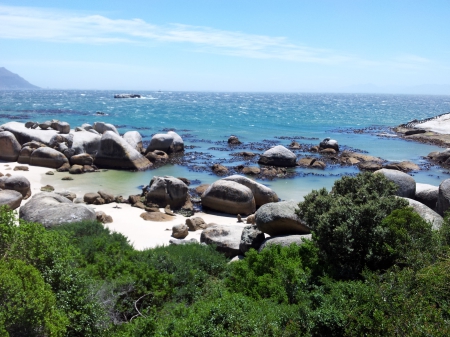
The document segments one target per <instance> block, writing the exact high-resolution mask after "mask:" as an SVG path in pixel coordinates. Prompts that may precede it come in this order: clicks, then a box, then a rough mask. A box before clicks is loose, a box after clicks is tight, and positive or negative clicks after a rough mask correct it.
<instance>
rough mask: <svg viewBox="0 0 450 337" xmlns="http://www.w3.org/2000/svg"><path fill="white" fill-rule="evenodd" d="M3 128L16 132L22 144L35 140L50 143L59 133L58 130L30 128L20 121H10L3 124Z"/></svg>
mask: <svg viewBox="0 0 450 337" xmlns="http://www.w3.org/2000/svg"><path fill="white" fill-rule="evenodd" d="M2 129H3V130H4V131H9V132H11V133H12V134H14V136H15V137H16V139H17V141H18V142H19V144H21V145H23V144H25V143H28V142H31V141H33V140H35V141H38V142H40V143H43V144H45V145H49V144H50V140H51V139H52V137H53V136H54V135H56V134H57V131H56V130H39V129H28V128H26V127H25V124H23V123H19V122H8V123H6V124H3V125H2Z"/></svg>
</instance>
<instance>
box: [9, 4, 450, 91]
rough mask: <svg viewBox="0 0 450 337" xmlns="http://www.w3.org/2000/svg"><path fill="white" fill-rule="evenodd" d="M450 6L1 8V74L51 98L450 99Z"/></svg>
mask: <svg viewBox="0 0 450 337" xmlns="http://www.w3.org/2000/svg"><path fill="white" fill-rule="evenodd" d="M449 17H450V1H448V0H441V1H439V0H426V1H425V0H409V1H406V0H389V1H387V0H371V1H368V0H367V1H366V0H314V1H313V0H295V1H294V0H292V1H291V0H271V1H268V0H189V1H187V0H145V1H144V0H142V1H141V0H128V1H123V0H121V1H116V0H108V1H103V0H95V1H93V0H90V1H87V0H77V1H60V0H42V1H41V0H32V1H31V0H30V1H21V0H14V1H5V0H0V67H2V66H3V67H5V68H7V69H8V70H10V71H12V72H14V73H17V74H19V75H20V76H22V77H23V78H25V79H26V80H28V81H29V82H31V83H32V84H35V85H37V86H40V87H42V88H51V89H82V90H85V89H98V90H135V91H138V90H163V91H167V90H170V91H231V92H238V91H250V92H386V93H424V94H448V95H450V20H449Z"/></svg>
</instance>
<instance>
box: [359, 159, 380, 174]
mask: <svg viewBox="0 0 450 337" xmlns="http://www.w3.org/2000/svg"><path fill="white" fill-rule="evenodd" d="M382 167H383V166H381V164H380V163H378V162H374V161H363V162H359V163H358V168H359V169H360V170H363V171H371V172H375V171H379V170H381V169H382Z"/></svg>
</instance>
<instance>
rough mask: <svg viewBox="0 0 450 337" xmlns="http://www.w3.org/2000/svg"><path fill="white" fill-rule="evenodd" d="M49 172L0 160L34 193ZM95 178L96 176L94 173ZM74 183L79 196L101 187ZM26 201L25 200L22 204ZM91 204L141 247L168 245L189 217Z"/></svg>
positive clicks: (212, 218)
mask: <svg viewBox="0 0 450 337" xmlns="http://www.w3.org/2000/svg"><path fill="white" fill-rule="evenodd" d="M16 166H28V169H29V170H28V171H14V167H16ZM48 171H54V170H53V169H49V168H45V167H38V166H31V165H26V164H18V163H5V162H0V172H1V173H3V174H4V175H6V174H7V173H10V174H11V175H22V176H24V177H26V178H27V179H28V180H29V181H30V187H31V193H32V195H34V194H36V193H39V192H41V187H42V186H44V185H43V184H42V178H43V176H44V175H45V173H46V172H48ZM45 177H46V181H47V182H48V180H49V177H50V178H51V177H53V176H45ZM92 177H95V176H94V175H92ZM56 179H60V177H58V178H57V177H55V185H56V186H57V180H56ZM71 183H72V184H73V187H72V188H71V191H73V192H75V193H76V194H77V196H78V197H83V195H84V193H87V192H96V191H97V190H99V188H98V187H96V186H92V188H91V189H90V190H85V191H83V190H82V189H79V188H77V186H76V179H75V180H73V181H71ZM55 191H57V192H59V190H58V188H56V189H55ZM61 191H62V190H61ZM26 202H27V200H23V201H22V205H24V204H25V203H26ZM89 207H92V208H93V209H94V210H95V211H103V212H105V213H106V214H107V215H110V216H111V217H112V218H113V222H112V223H108V224H105V226H106V227H107V228H109V229H111V230H112V231H115V232H118V233H121V234H123V235H125V236H126V237H127V238H128V239H129V241H130V243H131V244H133V246H134V248H136V249H138V250H142V249H146V248H153V247H156V246H162V245H169V240H170V239H173V238H172V236H171V235H172V227H173V226H174V225H178V224H182V223H185V221H186V217H184V216H181V215H178V214H177V215H176V216H174V217H173V220H172V221H166V222H155V221H146V220H144V219H142V218H141V217H140V215H141V214H142V213H143V212H144V210H142V209H140V208H136V207H132V206H131V205H130V204H117V203H111V204H106V205H89ZM17 211H19V210H17ZM161 211H162V212H164V210H163V209H161ZM195 216H198V217H201V218H203V220H204V221H205V222H206V223H216V224H226V225H235V226H240V227H244V226H245V225H246V224H245V223H238V222H237V218H236V217H235V216H231V215H226V214H207V213H203V212H200V213H196V214H195ZM200 235H201V231H195V232H189V235H188V236H187V237H186V239H187V240H189V239H192V238H194V239H196V240H197V241H200Z"/></svg>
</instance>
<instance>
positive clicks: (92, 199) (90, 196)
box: [83, 193, 101, 204]
mask: <svg viewBox="0 0 450 337" xmlns="http://www.w3.org/2000/svg"><path fill="white" fill-rule="evenodd" d="M99 198H101V196H100V194H98V193H86V194H85V195H84V197H83V201H84V202H85V203H86V204H95V203H96V202H97V199H99Z"/></svg>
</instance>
